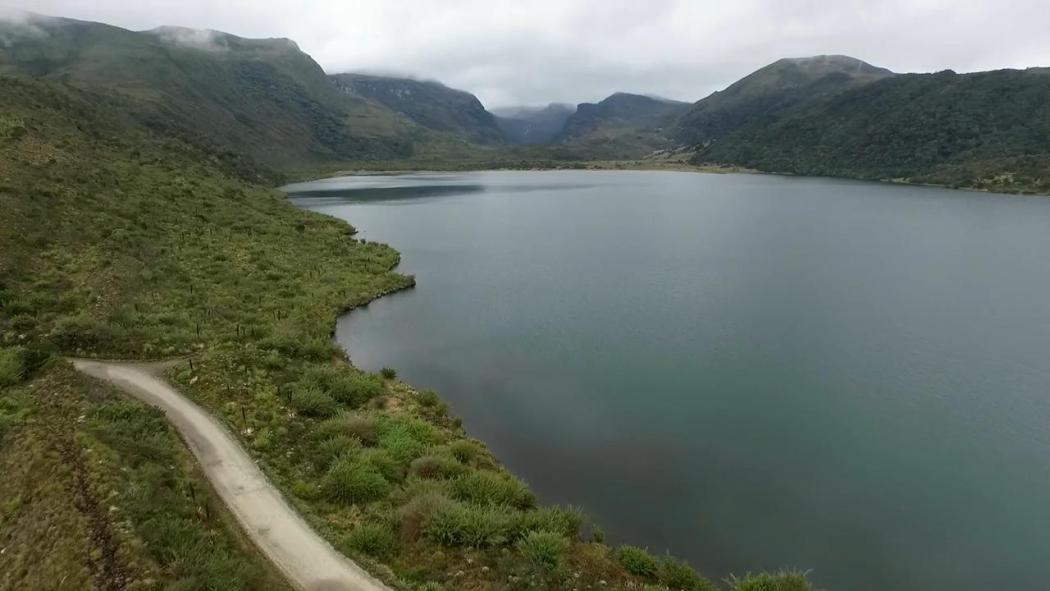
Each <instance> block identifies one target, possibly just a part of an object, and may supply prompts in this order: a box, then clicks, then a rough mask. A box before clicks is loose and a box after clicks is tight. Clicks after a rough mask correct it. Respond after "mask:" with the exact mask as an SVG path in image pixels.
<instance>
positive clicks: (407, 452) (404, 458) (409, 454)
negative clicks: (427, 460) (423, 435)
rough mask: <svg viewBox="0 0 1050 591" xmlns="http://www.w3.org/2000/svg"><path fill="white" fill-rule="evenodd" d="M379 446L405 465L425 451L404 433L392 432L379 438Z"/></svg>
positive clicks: (422, 445)
mask: <svg viewBox="0 0 1050 591" xmlns="http://www.w3.org/2000/svg"><path fill="white" fill-rule="evenodd" d="M379 446H380V447H381V448H382V449H385V450H386V451H387V452H389V453H390V455H391V456H392V457H394V458H395V459H397V461H399V462H402V463H403V464H406V465H407V464H408V463H409V462H411V461H412V460H414V459H416V458H418V457H419V456H421V455H423V452H424V451H426V446H425V445H424V444H423V443H422V442H420V441H418V440H416V439H414V438H413V437H412V435H410V434H409V433H408V432H406V431H394V432H390V433H387V434H385V435H383V436H381V437H380V439H379Z"/></svg>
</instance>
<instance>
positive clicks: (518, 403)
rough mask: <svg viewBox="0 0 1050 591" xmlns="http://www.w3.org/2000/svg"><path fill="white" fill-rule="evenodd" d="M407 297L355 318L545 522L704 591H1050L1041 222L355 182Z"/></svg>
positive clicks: (335, 202) (643, 182)
mask: <svg viewBox="0 0 1050 591" xmlns="http://www.w3.org/2000/svg"><path fill="white" fill-rule="evenodd" d="M290 190H291V191H292V192H293V193H298V194H300V197H297V198H296V201H297V203H299V204H300V205H302V206H305V207H309V208H311V209H315V210H317V211H320V212H323V213H327V214H330V215H334V216H337V217H341V218H345V219H346V220H348V221H350V222H351V223H353V224H354V225H355V226H357V227H358V228H359V229H360V230H361V234H362V236H363V237H364V238H367V239H369V240H377V241H381V242H386V243H388V244H391V245H392V246H394V247H395V248H397V249H398V250H399V251H401V253H402V256H403V263H402V267H401V270H402V271H403V272H406V273H413V274H415V275H416V278H417V280H418V286H417V288H416V289H415V290H413V291H410V292H405V293H402V294H398V295H395V296H391V297H387V298H384V299H382V300H380V301H377V302H375V303H373V304H372V305H370V306H369V307H368V308H366V309H363V310H359V311H356V312H353V313H352V314H350V315H348V316H346V317H344V318H343V319H342V320H341V321H340V323H339V326H338V331H337V337H338V340H339V342H340V343H342V344H343V345H344V346H345V347H346V348H347V349H348V351H349V353H350V356H351V358H352V359H353V360H354V362H355V363H356V364H358V365H359V366H362V367H364V368H367V369H373V370H374V369H378V368H380V367H382V366H391V367H394V368H397V370H398V371H399V373H400V375H401V376H403V377H404V378H405V379H406V380H407V381H409V382H411V383H413V384H416V385H418V386H421V387H426V388H432V389H434V390H437V391H438V392H440V394H441V395H442V397H444V398H445V400H447V401H448V402H449V403H450V404H451V406H452V407H453V410H454V412H455V413H457V414H458V415H459V416H461V417H463V419H464V423H465V426H466V427H467V429H468V431H469V432H470V433H471V434H473V435H475V436H477V437H479V438H481V439H483V440H484V441H486V442H487V443H488V444H489V445H490V446H491V447H492V449H493V450H494V451H495V452H496V454H498V456H499V457H500V458H501V459H502V460H503V461H504V462H505V463H506V464H507V465H508V466H509V467H510V468H511V469H512V470H513V471H514V472H515V473H517V474H518V475H520V476H522V477H523V478H524V479H525V480H526V481H528V482H529V483H530V484H531V485H532V486H533V487H534V488H535V490H536V491H537V492H538V493H539V495H540V497H541V498H542V499H543V500H544V501H548V502H558V503H572V504H578V505H581V506H582V507H583V508H584V509H585V510H586V511H587V512H588V513H589V514H590V515H592V516H593V517H594V518H595V519H596V520H597V521H598V522H600V523H602V524H603V525H604V526H605V529H606V531H607V533H608V535H609V537H610V538H611V539H612V540H613V541H621V540H629V541H631V542H633V543H636V544H639V545H643V546H648V547H649V549H650V550H652V551H654V552H663V551H664V550H665V549H667V550H670V551H671V552H672V553H674V554H677V555H679V556H682V557H684V558H686V559H688V560H689V561H690V562H691V563H693V565H694V566H696V567H697V568H698V569H699V570H701V571H702V572H704V573H705V574H707V575H708V576H710V577H712V578H716V579H718V578H722V577H723V576H725V575H727V574H729V573H731V572H735V573H742V572H744V571H747V570H755V569H769V568H778V567H791V566H797V567H802V568H807V569H812V578H813V579H814V580H815V581H816V582H817V583H818V584H819V585H820V586H823V587H826V588H829V589H835V590H854V589H856V590H880V591H882V590H887V589H924V590H925V589H955V590H971V589H972V590H978V589H980V590H987V589H1013V590H1018V589H1023V590H1029V589H1031V590H1036V589H1046V588H1047V585H1048V584H1050V583H1047V581H1050V199H1042V198H1024V197H1006V196H998V195H982V194H974V193H965V192H956V191H947V190H939V189H927V188H914V187H898V186H885V185H876V184H865V183H857V182H847V181H831V180H815V179H793V178H780V177H767V176H740V175H699V174H689V173H666V172H661V173H652V172H491V173H468V174H450V175H406V176H397V177H369V178H344V179H335V180H327V181H319V182H315V183H310V184H304V185H297V186H294V187H291V188H290Z"/></svg>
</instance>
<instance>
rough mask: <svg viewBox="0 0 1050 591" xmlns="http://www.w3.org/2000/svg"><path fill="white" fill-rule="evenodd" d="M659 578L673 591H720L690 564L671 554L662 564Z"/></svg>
mask: <svg viewBox="0 0 1050 591" xmlns="http://www.w3.org/2000/svg"><path fill="white" fill-rule="evenodd" d="M659 579H660V583H661V584H663V585H664V586H665V587H667V588H668V589H670V590H671V591H718V587H716V586H715V584H714V583H712V582H711V581H708V580H707V579H705V578H703V577H701V576H700V575H698V574H697V573H696V571H695V570H693V569H692V567H690V566H689V565H688V564H685V563H684V562H679V561H677V560H675V559H674V558H671V557H670V556H668V557H665V558H664V559H663V561H662V562H661V564H660V573H659Z"/></svg>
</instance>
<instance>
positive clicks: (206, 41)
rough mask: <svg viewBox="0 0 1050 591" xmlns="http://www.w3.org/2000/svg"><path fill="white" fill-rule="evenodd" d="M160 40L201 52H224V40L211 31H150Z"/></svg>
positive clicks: (220, 34)
mask: <svg viewBox="0 0 1050 591" xmlns="http://www.w3.org/2000/svg"><path fill="white" fill-rule="evenodd" d="M150 33H153V34H154V35H156V36H157V37H159V38H160V39H161V40H163V41H164V42H166V43H171V44H173V45H180V46H182V47H191V48H193V49H199V50H201V51H226V50H227V49H229V47H228V46H227V45H226V38H225V36H224V35H223V34H222V33H219V32H218V31H213V30H211V29H189V28H186V27H159V28H156V29H153V30H151V31H150Z"/></svg>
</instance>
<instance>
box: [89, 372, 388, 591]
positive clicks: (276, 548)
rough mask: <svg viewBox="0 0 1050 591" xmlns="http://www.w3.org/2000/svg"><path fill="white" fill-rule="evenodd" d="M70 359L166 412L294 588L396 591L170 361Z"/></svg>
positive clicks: (306, 590) (214, 483)
mask: <svg viewBox="0 0 1050 591" xmlns="http://www.w3.org/2000/svg"><path fill="white" fill-rule="evenodd" d="M71 361H72V362H73V365H74V366H75V367H76V368H77V369H78V370H79V371H81V372H83V373H85V374H88V375H90V376H93V377H95V378H99V379H102V380H107V381H109V382H111V383H113V384H114V385H115V386H116V387H118V388H120V389H121V390H123V391H124V392H126V393H128V394H130V395H131V396H134V397H135V398H137V399H139V400H141V401H143V402H145V403H146V404H149V405H152V406H155V407H157V408H160V409H161V410H163V411H164V414H166V415H167V417H168V420H170V421H171V422H172V424H174V425H175V428H176V429H178V430H179V433H181V434H182V437H183V439H185V440H186V443H187V444H188V445H189V448H190V450H191V451H192V452H193V454H194V455H195V456H197V460H198V461H199V462H200V464H201V466H202V467H203V469H204V473H205V475H207V477H208V480H210V481H211V484H212V486H213V487H214V488H215V490H216V491H217V492H218V493H219V497H221V498H222V500H223V502H224V503H226V506H227V507H229V509H230V511H231V512H232V513H233V514H234V515H235V516H236V517H237V521H238V522H240V524H241V527H243V528H244V531H245V532H246V533H247V534H248V536H249V537H250V538H251V539H252V541H254V542H255V544H256V545H257V546H258V547H259V548H260V549H261V550H262V552H263V553H264V554H265V555H266V556H267V558H269V559H270V560H271V561H273V563H274V564H275V565H277V567H278V568H279V569H280V570H281V572H283V573H284V575H285V576H286V577H287V578H288V580H289V581H290V582H291V583H292V585H293V586H295V587H297V588H299V589H302V590H303V591H391V590H390V588H389V587H387V586H386V585H384V584H383V583H381V582H379V581H378V580H376V579H375V578H374V577H372V576H371V575H369V574H368V573H367V572H365V571H364V570H363V569H362V568H361V567H359V566H357V565H356V564H354V563H353V562H352V561H351V560H350V559H348V558H346V557H345V556H343V555H342V554H340V553H339V552H337V551H336V550H335V549H334V548H332V546H331V545H329V544H328V542H326V541H324V539H322V538H321V536H319V535H317V533H316V532H314V530H313V529H312V528H311V527H310V526H309V525H307V523H306V522H305V521H303V518H302V517H300V516H299V514H298V513H296V512H295V510H294V509H292V508H291V507H290V506H289V505H288V503H287V502H286V501H285V500H284V497H282V496H281V493H280V492H278V491H277V489H276V488H274V486H273V485H272V484H270V482H269V481H268V480H266V477H265V476H263V473H262V472H261V471H260V470H259V468H258V466H256V465H255V462H254V461H252V459H251V457H250V456H248V454H247V453H246V452H245V451H244V449H242V448H241V446H240V445H239V444H238V443H237V441H236V440H234V439H233V437H232V436H230V434H229V432H227V431H226V429H225V428H223V427H222V425H220V424H219V422H218V421H217V420H216V419H215V418H213V417H212V416H211V415H210V414H209V413H208V412H207V411H205V410H204V409H202V408H201V407H199V406H197V405H196V404H194V403H193V402H191V401H190V400H189V399H188V398H186V397H185V396H183V395H182V394H180V393H179V392H177V391H176V390H175V389H173V388H172V387H171V386H169V385H168V384H166V383H165V382H164V381H163V380H162V379H160V377H159V376H160V374H161V372H162V371H163V369H164V368H165V367H170V364H157V363H152V364H145V363H110V362H102V361H94V360H86V359H74V360H71Z"/></svg>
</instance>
